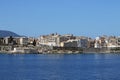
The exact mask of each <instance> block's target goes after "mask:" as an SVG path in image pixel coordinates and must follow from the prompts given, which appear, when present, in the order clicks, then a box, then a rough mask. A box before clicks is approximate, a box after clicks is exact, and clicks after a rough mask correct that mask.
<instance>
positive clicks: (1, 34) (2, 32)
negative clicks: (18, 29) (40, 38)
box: [0, 30, 20, 38]
mask: <svg viewBox="0 0 120 80" xmlns="http://www.w3.org/2000/svg"><path fill="white" fill-rule="evenodd" d="M8 36H12V37H20V35H18V34H16V33H14V32H12V31H6V30H0V38H1V37H8Z"/></svg>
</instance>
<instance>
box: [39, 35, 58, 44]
mask: <svg viewBox="0 0 120 80" xmlns="http://www.w3.org/2000/svg"><path fill="white" fill-rule="evenodd" d="M59 38H60V35H58V34H50V35H42V36H40V38H38V40H39V44H40V45H47V46H59V41H60V40H59Z"/></svg>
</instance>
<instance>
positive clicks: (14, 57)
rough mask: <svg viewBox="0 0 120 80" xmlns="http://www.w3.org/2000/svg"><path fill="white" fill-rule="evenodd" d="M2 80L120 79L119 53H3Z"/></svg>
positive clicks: (0, 78) (0, 63) (0, 68)
mask: <svg viewBox="0 0 120 80" xmlns="http://www.w3.org/2000/svg"><path fill="white" fill-rule="evenodd" d="M0 80H120V54H114V53H113V54H109V53H108V54H99V53H98V54H92V53H91V54H85V53H83V54H0Z"/></svg>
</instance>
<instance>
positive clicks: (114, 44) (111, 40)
mask: <svg viewBox="0 0 120 80" xmlns="http://www.w3.org/2000/svg"><path fill="white" fill-rule="evenodd" d="M107 47H110V48H112V47H118V40H117V38H116V37H115V36H110V37H109V38H108V44H107Z"/></svg>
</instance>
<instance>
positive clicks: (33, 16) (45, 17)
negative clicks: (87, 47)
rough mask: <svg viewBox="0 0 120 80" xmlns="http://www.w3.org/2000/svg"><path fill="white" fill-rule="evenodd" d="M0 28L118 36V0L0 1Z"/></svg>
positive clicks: (32, 32) (33, 33)
mask: <svg viewBox="0 0 120 80" xmlns="http://www.w3.org/2000/svg"><path fill="white" fill-rule="evenodd" d="M0 29H1V30H10V31H13V32H15V33H18V34H20V35H27V36H39V35H42V34H49V33H56V32H57V33H60V34H67V33H73V34H74V35H80V36H81V35H85V36H91V37H93V36H99V35H104V34H105V35H116V36H119V35H120V0H0Z"/></svg>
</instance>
